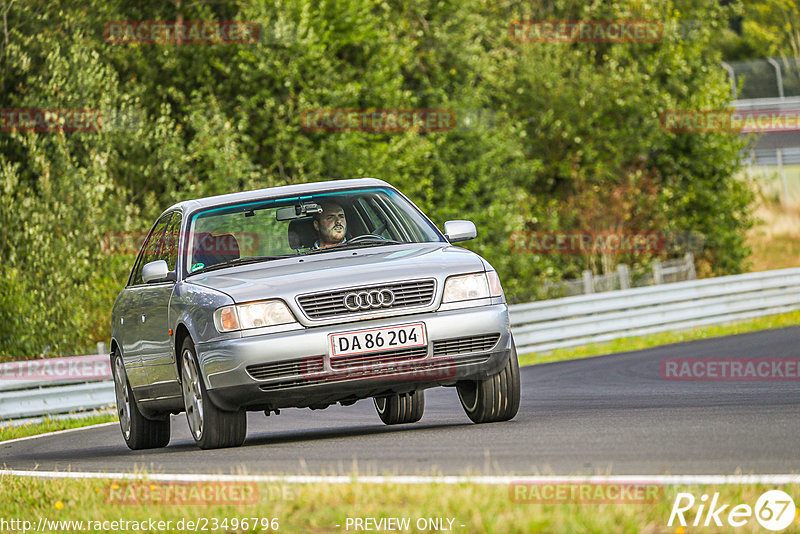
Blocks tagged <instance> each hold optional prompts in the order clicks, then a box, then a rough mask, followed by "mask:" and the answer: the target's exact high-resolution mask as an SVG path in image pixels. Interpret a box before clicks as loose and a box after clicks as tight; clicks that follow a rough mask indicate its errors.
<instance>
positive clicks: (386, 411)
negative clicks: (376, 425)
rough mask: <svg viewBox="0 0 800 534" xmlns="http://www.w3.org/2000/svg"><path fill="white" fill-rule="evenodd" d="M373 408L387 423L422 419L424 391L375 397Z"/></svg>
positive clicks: (403, 422)
mask: <svg viewBox="0 0 800 534" xmlns="http://www.w3.org/2000/svg"><path fill="white" fill-rule="evenodd" d="M373 400H374V401H375V409H376V410H377V411H378V416H379V417H380V418H381V421H383V422H384V423H385V424H387V425H401V424H405V423H416V422H417V421H419V420H420V419H422V414H423V412H424V411H425V392H424V391H423V390H419V391H413V392H411V393H403V394H396V395H389V396H388V397H375V398H374V399H373Z"/></svg>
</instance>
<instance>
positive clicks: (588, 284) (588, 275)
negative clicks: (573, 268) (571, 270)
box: [583, 269, 594, 294]
mask: <svg viewBox="0 0 800 534" xmlns="http://www.w3.org/2000/svg"><path fill="white" fill-rule="evenodd" d="M583 293H584V294H589V293H594V282H593V281H592V271H590V270H588V269H587V270H585V271H583Z"/></svg>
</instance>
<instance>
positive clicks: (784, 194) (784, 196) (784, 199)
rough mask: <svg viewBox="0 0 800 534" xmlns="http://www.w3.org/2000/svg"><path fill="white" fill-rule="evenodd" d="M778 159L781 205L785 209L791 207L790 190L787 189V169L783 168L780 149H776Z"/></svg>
mask: <svg viewBox="0 0 800 534" xmlns="http://www.w3.org/2000/svg"><path fill="white" fill-rule="evenodd" d="M775 152H776V156H777V159H778V174H780V176H781V204H782V205H783V209H786V208H787V207H788V205H789V190H788V188H787V187H786V168H785V167H784V166H783V150H782V149H780V148H776V149H775Z"/></svg>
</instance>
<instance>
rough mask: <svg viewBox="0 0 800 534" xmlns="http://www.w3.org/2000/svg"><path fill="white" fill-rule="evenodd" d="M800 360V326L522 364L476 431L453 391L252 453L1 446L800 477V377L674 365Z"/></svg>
mask: <svg viewBox="0 0 800 534" xmlns="http://www.w3.org/2000/svg"><path fill="white" fill-rule="evenodd" d="M798 355H800V327H793V328H785V329H780V330H771V331H765V332H757V333H753V334H745V335H740V336H731V337H726V338H718V339H709V340H701V341H693V342H688V343H682V344H678V345H669V346H664V347H659V348H655V349H650V350H645V351H637V352H630V353H625V354H618V355H611V356H603V357H599V358H591V359H586V360H576V361H569V362H560V363H552V364H545V365H537V366H533V367H525V368H522V369H521V371H522V404H521V407H520V412H519V415H517V417H516V418H515V419H514V420H513V421H511V422H508V423H495V424H488V425H473V424H472V423H470V421H469V419H467V417H466V415H464V413H463V411H462V409H461V406H460V404H459V402H458V397H457V395H456V392H455V390H454V389H452V388H438V389H435V390H428V391H427V392H426V410H425V416H424V417H423V418H422V421H420V422H419V423H416V424H412V425H403V426H399V427H386V426H384V425H383V424H382V423H381V422H380V420H379V419H378V416H377V414H376V413H375V409H374V406H373V404H372V402H371V401H359V402H358V403H356V404H355V405H353V406H349V407H340V406H336V407H331V408H328V409H327V410H323V411H310V410H285V411H283V412H282V414H281V415H280V416H278V417H276V416H274V415H273V416H271V417H265V416H264V415H263V414H261V413H250V414H248V424H249V428H248V437H247V441H246V442H245V444H244V446H243V447H241V448H238V449H225V450H214V451H201V450H200V449H197V448H196V447H195V446H194V443H193V442H192V440H191V436H190V434H189V431H188V428H187V425H186V420H185V418H184V416H183V415H180V416H175V417H173V419H172V421H173V430H172V441H171V442H170V445H169V447H167V448H166V449H161V450H151V451H144V452H132V451H129V450H128V449H127V447H126V446H125V444H124V442H123V441H122V437H121V435H120V432H119V428H118V426H105V427H100V428H90V429H86V430H80V431H77V432H71V433H68V434H63V435H55V436H47V437H42V438H37V439H33V440H27V441H21V442H15V443H9V444H2V443H0V465H2V464H5V466H6V467H7V468H13V469H38V470H43V471H48V470H72V471H106V472H123V471H132V470H134V469H137V470H140V469H146V470H147V471H149V472H159V473H223V474H228V473H249V474H354V473H355V472H357V473H359V474H409V475H413V474H439V473H442V474H476V475H477V474H483V475H509V474H512V475H513V474H543V475H548V474H555V475H583V474H616V475H625V474H645V475H648V474H652V475H655V474H735V473H737V472H742V473H745V474H748V473H757V474H771V473H798V472H800V455H798V452H797V451H798V449H797V447H798V444H800V421H799V420H798V415H799V414H800V381H797V380H795V381H783V382H777V381H761V382H708V381H700V382H675V381H665V380H662V379H661V377H660V374H659V362H660V361H661V360H662V359H663V358H671V357H737V358H748V357H770V358H790V357H797V356H798Z"/></svg>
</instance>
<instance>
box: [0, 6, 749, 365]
mask: <svg viewBox="0 0 800 534" xmlns="http://www.w3.org/2000/svg"><path fill="white" fill-rule="evenodd" d="M134 4H137V5H134ZM534 4H536V3H530V2H502V1H501V2H498V1H487V0H463V1H460V2H446V1H433V0H430V1H420V2H416V1H380V0H344V1H335V2H334V1H328V0H321V1H318V0H314V1H312V0H292V1H275V2H274V1H265V0H259V1H255V2H234V1H229V2H191V3H188V2H187V3H182V2H181V1H180V0H176V1H174V2H155V1H152V2H139V3H132V2H128V1H126V0H108V1H104V2H102V3H100V2H96V5H91V6H88V5H87V2H84V1H77V0H26V1H16V2H13V1H11V0H0V16H1V17H0V24H2V26H3V27H2V28H1V29H0V30H1V31H0V62H2V63H0V65H1V67H0V108H3V109H19V108H51V109H55V108H61V109H75V108H77V109H100V110H103V112H104V114H105V116H106V117H107V118H109V119H112V118H116V119H115V120H108V121H107V124H106V125H105V126H104V127H103V128H102V129H100V131H88V132H85V131H76V132H66V131H61V132H59V131H55V132H32V131H2V132H0V258H2V260H0V356H3V357H4V358H10V359H15V358H22V357H29V356H35V355H39V354H42V353H44V352H45V351H49V352H50V353H53V354H65V353H70V352H78V353H80V351H82V350H86V348H87V347H88V346H91V344H92V343H93V342H94V341H98V340H105V339H107V337H108V332H109V325H108V318H109V314H110V308H111V305H112V303H113V299H114V297H115V296H116V293H117V292H118V291H119V289H120V288H121V287H122V286H123V285H124V283H125V280H126V278H127V274H128V270H129V268H130V265H131V263H132V261H133V258H132V257H131V256H125V255H119V254H109V253H108V251H107V250H105V249H104V248H103V247H102V246H101V242H102V240H103V236H104V235H106V234H107V233H108V232H119V231H130V232H142V231H146V230H147V229H148V228H149V225H150V224H151V223H152V221H153V220H154V219H155V217H156V216H157V215H158V213H160V212H161V210H163V209H164V208H166V207H167V206H169V205H170V204H172V203H174V202H176V201H179V200H182V199H187V198H194V197H199V196H205V195H211V194H218V193H225V192H231V191H238V190H243V189H251V188H258V187H268V186H273V185H278V184H287V183H299V182H307V181H316V180H329V179H340V178H351V177H361V176H374V177H377V178H382V179H385V180H387V181H389V182H391V183H392V184H394V185H396V186H397V187H398V188H400V189H401V190H402V191H403V192H405V193H406V194H407V195H408V196H410V197H411V198H412V200H414V201H415V202H416V203H417V204H418V205H419V206H420V207H421V208H422V209H423V210H425V211H426V212H427V213H428V214H429V215H430V216H431V217H432V218H433V220H434V222H436V223H437V224H438V225H440V227H441V226H442V225H443V223H444V221H445V220H448V219H452V218H468V219H472V220H474V221H475V222H476V224H477V226H478V229H479V238H478V239H477V240H475V241H474V242H471V243H468V244H467V246H468V247H469V248H471V249H473V250H475V251H477V252H479V253H481V254H483V255H484V256H485V257H486V258H487V259H488V260H489V261H490V262H492V264H493V265H494V266H495V267H496V268H497V269H498V271H499V272H500V274H501V279H502V280H503V282H504V285H505V288H506V292H507V294H508V296H509V298H510V300H512V301H524V300H528V299H532V298H536V297H537V295H538V293H537V288H538V287H540V286H541V283H542V282H543V281H545V280H558V279H561V278H570V277H574V276H578V275H579V273H580V272H581V271H582V270H583V269H586V268H591V269H594V270H595V271H596V272H602V271H603V270H607V269H609V268H613V267H614V266H615V265H616V263H617V262H626V263H628V264H630V265H632V266H633V267H636V266H646V265H648V264H649V263H650V262H651V261H652V260H653V259H654V258H655V257H656V256H655V255H653V254H650V255H641V254H640V255H635V256H633V255H622V256H618V257H617V256H615V257H610V258H609V257H600V256H595V255H588V256H578V255H557V254H550V255H535V254H522V253H512V249H511V240H510V237H511V235H512V233H514V232H520V231H550V230H592V231H605V230H617V231H658V232H662V233H665V234H666V233H670V232H673V233H674V232H695V233H698V234H701V235H702V236H704V238H705V241H704V243H705V244H704V247H703V249H702V250H701V251H696V252H698V253H699V256H698V265H699V270H700V272H701V273H705V274H723V273H735V272H739V271H741V270H742V269H743V268H744V267H745V266H744V265H743V261H744V259H745V258H746V256H747V251H746V249H745V246H744V238H743V234H744V231H745V230H746V228H747V227H748V226H749V224H750V221H749V215H748V212H747V206H748V204H749V196H750V195H749V193H748V190H747V188H746V186H745V184H743V183H741V182H739V181H737V180H735V179H734V178H733V176H734V174H735V172H736V170H737V168H738V156H737V154H738V151H739V150H740V148H741V141H740V140H739V138H738V136H736V135H731V134H716V133H705V134H696V133H695V134H692V133H670V132H666V131H664V130H663V129H662V128H661V125H660V122H659V117H660V115H661V113H662V112H663V111H664V110H667V109H720V108H723V107H725V106H726V103H727V98H728V96H729V86H728V84H727V81H726V79H725V73H724V71H723V70H722V69H720V68H719V62H720V60H721V56H720V52H719V48H718V47H715V46H714V45H713V43H714V38H715V36H716V35H717V34H718V32H720V31H722V30H723V29H724V28H725V27H726V26H727V18H728V17H729V12H728V11H727V9H728V8H721V7H719V4H718V3H716V2H711V1H693V2H677V1H676V2H670V1H649V0H645V1H626V2H617V3H614V4H610V3H607V2H603V1H599V0H597V1H590V2H578V1H558V0H555V1H552V2H548V3H546V5H545V6H544V7H534ZM516 19H539V20H541V19H573V20H574V19H587V20H616V19H646V20H659V21H663V23H664V28H665V33H664V37H663V39H661V40H659V41H657V42H651V43H569V44H564V43H541V42H518V41H517V40H515V39H513V38H512V36H511V35H510V33H509V24H510V22H511V21H513V20H516ZM120 20H164V21H174V20H187V21H192V20H194V21H197V20H220V21H226V20H243V21H254V22H258V23H259V24H261V28H262V36H261V39H260V42H258V43H256V44H212V45H202V44H183V45H168V44H133V45H121V44H111V43H108V42H106V41H105V39H104V35H103V28H104V25H105V24H106V23H107V22H109V21H120ZM686 21H693V23H692V24H690V25H687V24H686ZM689 26H691V29H692V31H690V32H687V31H685V29H686V28H687V27H689ZM317 108H441V109H451V110H453V111H454V113H455V115H456V118H457V121H456V122H457V125H456V127H455V128H453V129H452V130H450V131H446V132H413V131H411V132H405V133H369V132H338V133H336V132H312V131H306V130H304V129H303V128H302V126H301V121H300V115H301V113H302V111H304V110H309V109H317ZM6 130H8V129H6ZM673 252H674V251H673ZM664 254H666V252H663V253H661V255H662V257H663V255H664Z"/></svg>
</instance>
